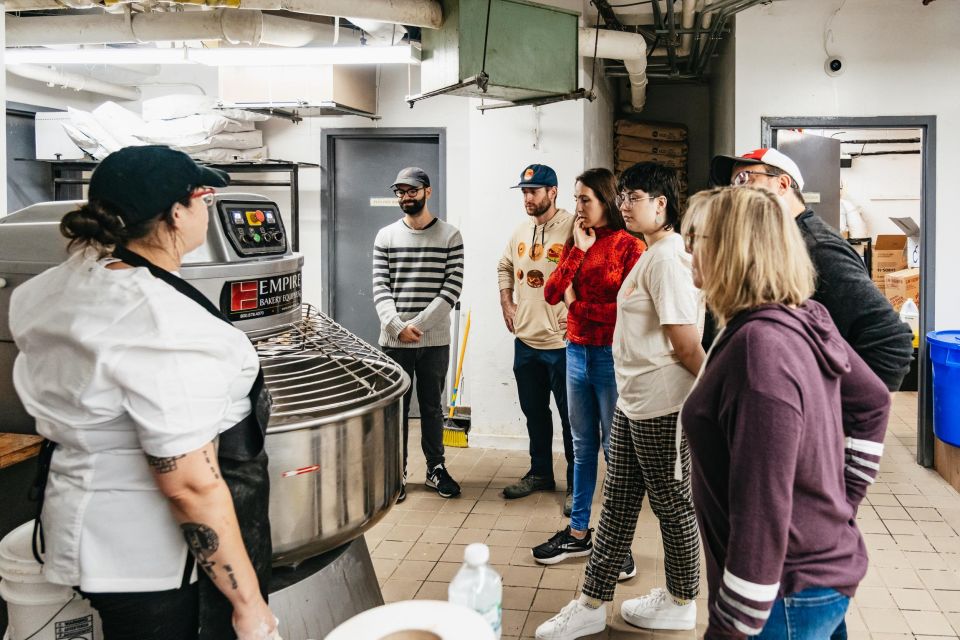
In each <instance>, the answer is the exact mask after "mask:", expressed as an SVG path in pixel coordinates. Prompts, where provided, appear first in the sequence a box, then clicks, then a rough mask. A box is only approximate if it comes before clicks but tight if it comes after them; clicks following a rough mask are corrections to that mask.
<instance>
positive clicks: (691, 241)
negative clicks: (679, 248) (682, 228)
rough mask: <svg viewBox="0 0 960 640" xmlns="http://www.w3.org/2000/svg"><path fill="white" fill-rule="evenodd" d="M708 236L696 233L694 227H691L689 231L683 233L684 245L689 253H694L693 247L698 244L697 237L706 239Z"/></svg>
mask: <svg viewBox="0 0 960 640" xmlns="http://www.w3.org/2000/svg"><path fill="white" fill-rule="evenodd" d="M708 237H709V236H705V235H701V234H699V233H696V232H695V231H694V230H693V229H690V231H687V232H686V233H685V234H683V246H684V248H685V249H686V250H687V253H693V247H694V246H695V244H696V239H697V238H700V239H704V238H708Z"/></svg>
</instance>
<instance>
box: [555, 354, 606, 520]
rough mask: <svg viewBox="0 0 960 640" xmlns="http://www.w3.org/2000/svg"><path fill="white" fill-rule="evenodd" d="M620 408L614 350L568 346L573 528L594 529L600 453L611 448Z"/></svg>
mask: <svg viewBox="0 0 960 640" xmlns="http://www.w3.org/2000/svg"><path fill="white" fill-rule="evenodd" d="M616 408H617V380H616V378H615V377H614V374H613V350H612V348H611V347H591V346H585V345H581V344H573V343H568V344H567V410H568V411H569V413H570V431H571V432H572V434H573V511H572V512H571V514H570V528H571V529H574V530H575V531H586V530H587V529H588V528H589V527H590V507H591V504H592V503H593V492H594V490H595V489H596V488H597V453H598V452H599V450H600V447H601V446H603V457H604V458H606V457H607V454H608V452H609V449H610V427H611V425H612V424H613V412H614V410H615V409H616Z"/></svg>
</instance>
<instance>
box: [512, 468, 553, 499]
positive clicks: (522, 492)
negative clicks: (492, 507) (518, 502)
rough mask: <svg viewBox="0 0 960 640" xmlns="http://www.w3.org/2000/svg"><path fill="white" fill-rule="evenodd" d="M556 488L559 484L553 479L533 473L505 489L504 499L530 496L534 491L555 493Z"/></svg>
mask: <svg viewBox="0 0 960 640" xmlns="http://www.w3.org/2000/svg"><path fill="white" fill-rule="evenodd" d="M556 488H557V483H556V482H554V481H553V478H546V477H544V476H535V475H533V474H532V473H528V474H527V475H525V476H523V477H522V478H520V480H518V481H517V482H515V483H513V484H511V485H510V486H509V487H504V488H503V497H504V498H507V499H508V500H512V499H514V498H523V497H525V496H528V495H530V494H531V493H533V492H534V491H553V490H554V489H556Z"/></svg>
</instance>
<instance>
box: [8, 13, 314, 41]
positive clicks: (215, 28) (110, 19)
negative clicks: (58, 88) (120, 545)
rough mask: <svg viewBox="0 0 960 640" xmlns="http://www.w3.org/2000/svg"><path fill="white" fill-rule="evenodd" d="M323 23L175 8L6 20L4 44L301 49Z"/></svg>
mask: <svg viewBox="0 0 960 640" xmlns="http://www.w3.org/2000/svg"><path fill="white" fill-rule="evenodd" d="M319 26H321V25H314V24H312V23H310V22H305V21H303V20H296V19H294V18H281V17H278V16H270V15H264V14H263V13H262V12H260V11H236V10H230V9H219V10H216V11H179V12H175V13H136V14H132V15H131V16H129V19H128V17H127V16H125V15H110V14H96V15H68V16H37V17H33V18H14V17H12V16H11V17H10V18H8V19H7V46H8V47H37V46H56V45H92V44H111V43H138V42H161V41H170V40H223V41H225V42H229V43H231V44H244V45H251V46H257V45H260V44H264V45H272V46H279V47H302V46H305V45H307V44H310V43H311V42H313V41H314V40H315V39H316V38H317V37H318V36H319V35H320V29H318V28H317V27H319Z"/></svg>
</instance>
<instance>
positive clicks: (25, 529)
mask: <svg viewBox="0 0 960 640" xmlns="http://www.w3.org/2000/svg"><path fill="white" fill-rule="evenodd" d="M32 537H33V521H32V520H31V521H30V522H27V523H25V524H22V525H20V526H19V527H17V528H16V529H14V530H13V531H11V532H10V533H8V534H7V535H6V536H5V537H4V538H3V540H0V598H3V600H4V601H5V602H6V603H7V614H8V617H9V618H10V626H8V627H7V633H6V635H5V636H4V640H27V639H28V638H29V639H30V640H102V639H103V634H102V633H101V631H100V618H99V617H98V616H97V613H96V611H94V610H93V608H92V607H91V606H90V603H89V602H87V601H86V600H85V599H83V598H81V597H80V595H79V594H77V593H76V592H75V591H74V590H73V589H71V588H70V587H64V586H62V585H58V584H50V583H49V582H47V581H46V580H45V579H44V577H43V569H42V566H41V565H40V563H38V562H37V561H36V559H34V557H33V551H32V548H31V540H32Z"/></svg>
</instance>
